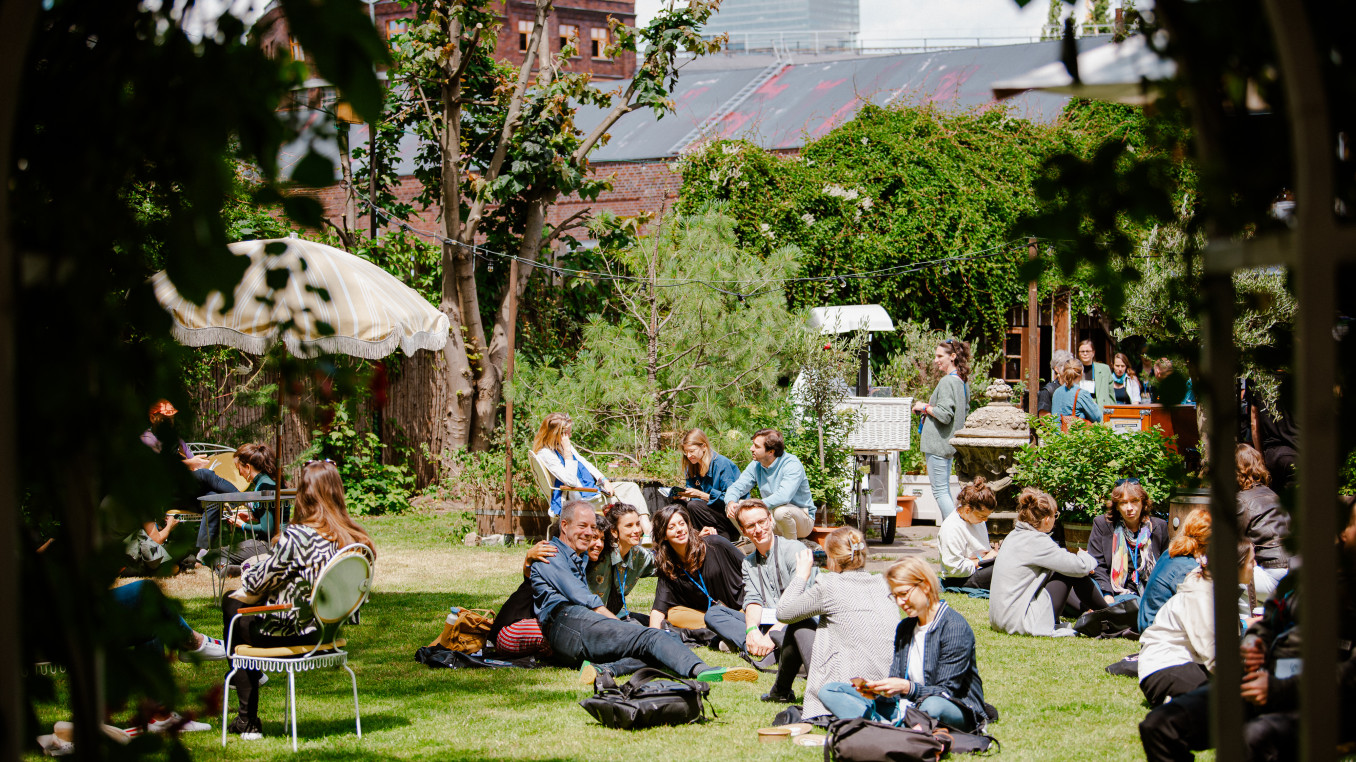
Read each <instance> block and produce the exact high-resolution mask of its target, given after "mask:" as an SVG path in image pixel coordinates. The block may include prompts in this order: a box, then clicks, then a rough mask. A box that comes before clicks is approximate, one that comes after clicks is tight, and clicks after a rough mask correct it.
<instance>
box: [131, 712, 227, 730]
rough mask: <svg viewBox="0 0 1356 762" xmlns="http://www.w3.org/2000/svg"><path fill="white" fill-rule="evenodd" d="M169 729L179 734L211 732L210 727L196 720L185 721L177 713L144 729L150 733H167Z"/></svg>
mask: <svg viewBox="0 0 1356 762" xmlns="http://www.w3.org/2000/svg"><path fill="white" fill-rule="evenodd" d="M171 728H174V729H176V730H177V731H178V732H180V733H196V732H199V731H202V730H211V729H212V726H211V725H208V724H207V723H205V722H198V721H197V720H185V719H184V718H183V717H181V716H180V715H179V713H178V712H170V715H169V716H168V717H166V718H165V719H163V720H156V721H155V722H152V723H148V724H147V725H146V729H147V730H149V731H151V732H152V733H167V732H169V730H170V729H171Z"/></svg>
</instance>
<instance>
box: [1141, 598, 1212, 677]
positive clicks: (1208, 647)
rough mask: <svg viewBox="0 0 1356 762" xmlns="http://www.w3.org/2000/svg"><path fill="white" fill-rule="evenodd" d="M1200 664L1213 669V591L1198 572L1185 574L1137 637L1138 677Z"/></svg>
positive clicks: (1210, 669)
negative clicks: (1173, 592) (1161, 670)
mask: <svg viewBox="0 0 1356 762" xmlns="http://www.w3.org/2000/svg"><path fill="white" fill-rule="evenodd" d="M1182 664H1200V665H1201V666H1203V667H1205V668H1206V669H1207V670H1209V671H1211V672H1214V671H1215V594H1214V587H1213V586H1212V584H1211V582H1210V580H1208V579H1204V578H1203V577H1201V573H1200V572H1199V571H1194V572H1192V573H1190V574H1188V575H1187V578H1186V579H1185V580H1183V581H1182V584H1180V585H1178V586H1177V593H1176V594H1175V595H1173V596H1172V597H1171V598H1169V599H1168V602H1167V603H1165V604H1163V608H1161V609H1159V610H1158V614H1157V615H1155V616H1154V623H1153V624H1151V625H1149V628H1148V629H1147V630H1145V631H1144V632H1143V633H1142V634H1141V635H1140V636H1139V679H1140V680H1141V681H1143V680H1144V678H1146V677H1148V676H1149V675H1152V674H1153V673H1155V672H1157V671H1159V670H1160V669H1167V668H1168V667H1176V666H1179V665H1182Z"/></svg>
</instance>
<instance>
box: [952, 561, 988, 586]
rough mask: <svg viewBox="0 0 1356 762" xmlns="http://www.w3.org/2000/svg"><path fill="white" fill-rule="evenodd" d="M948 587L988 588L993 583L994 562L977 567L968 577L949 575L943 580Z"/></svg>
mask: <svg viewBox="0 0 1356 762" xmlns="http://www.w3.org/2000/svg"><path fill="white" fill-rule="evenodd" d="M942 584H943V585H945V586H946V587H973V588H977V589H979V590H988V589H989V585H991V584H993V564H989V565H988V566H985V567H982V568H980V569H977V570H976V571H975V573H974V574H971V575H970V576H968V577H947V578H946V579H944V580H942Z"/></svg>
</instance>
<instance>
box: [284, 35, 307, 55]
mask: <svg viewBox="0 0 1356 762" xmlns="http://www.w3.org/2000/svg"><path fill="white" fill-rule="evenodd" d="M287 50H288V52H289V53H291V55H292V60H293V61H305V60H306V51H304V50H302V49H301V41H300V40H298V39H297V38H295V37H293V38H291V41H290V42H289V43H288V46H287Z"/></svg>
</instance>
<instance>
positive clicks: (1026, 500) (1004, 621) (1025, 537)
mask: <svg viewBox="0 0 1356 762" xmlns="http://www.w3.org/2000/svg"><path fill="white" fill-rule="evenodd" d="M1058 514H1059V508H1058V506H1056V505H1055V499H1054V498H1052V497H1050V496H1049V495H1047V494H1045V493H1044V492H1041V491H1040V490H1038V489H1033V488H1031V487H1027V488H1026V489H1024V490H1022V494H1021V495H1019V496H1018V497H1017V523H1016V524H1015V525H1014V527H1013V529H1012V534H1010V535H1008V536H1007V539H1005V540H1003V547H1002V548H1001V549H1000V550H999V551H998V559H997V560H996V561H994V564H993V567H994V568H993V584H992V585H991V586H990V588H989V626H990V627H992V628H993V629H995V630H998V631H999V632H1006V633H1008V634H1009V635H1054V634H1056V626H1057V625H1058V624H1059V615H1060V612H1061V611H1063V610H1064V607H1065V605H1066V604H1067V605H1069V606H1072V607H1073V608H1074V610H1076V611H1079V612H1082V611H1085V610H1096V609H1102V608H1106V600H1105V599H1104V598H1103V597H1102V591H1101V590H1099V589H1098V588H1097V583H1096V582H1094V581H1093V580H1092V577H1090V576H1088V575H1090V574H1091V573H1092V570H1093V568H1095V567H1096V566H1097V562H1096V561H1094V560H1093V558H1092V556H1090V555H1088V554H1087V553H1086V552H1085V551H1082V550H1079V551H1078V552H1077V553H1069V552H1068V551H1066V550H1065V549H1064V548H1061V547H1060V546H1058V545H1056V544H1055V541H1054V540H1052V539H1050V530H1052V529H1054V528H1055V517H1056V516H1058ZM1065 633H1067V634H1069V635H1072V634H1073V630H1071V629H1066V630H1062V631H1061V634H1065Z"/></svg>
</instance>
